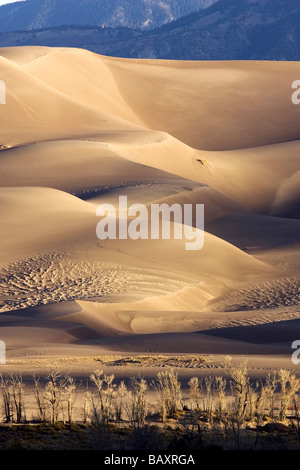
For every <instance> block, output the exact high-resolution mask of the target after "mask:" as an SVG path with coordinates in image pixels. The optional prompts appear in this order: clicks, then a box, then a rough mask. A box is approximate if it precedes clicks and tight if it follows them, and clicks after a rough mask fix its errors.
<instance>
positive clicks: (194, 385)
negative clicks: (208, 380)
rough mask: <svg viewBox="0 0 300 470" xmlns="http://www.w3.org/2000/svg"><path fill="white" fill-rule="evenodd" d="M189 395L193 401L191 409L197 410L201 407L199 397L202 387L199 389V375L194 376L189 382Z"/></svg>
mask: <svg viewBox="0 0 300 470" xmlns="http://www.w3.org/2000/svg"><path fill="white" fill-rule="evenodd" d="M188 385H189V395H190V402H191V409H192V410H195V409H197V408H199V399H200V389H199V379H198V377H192V378H191V379H190V380H189V382H188Z"/></svg>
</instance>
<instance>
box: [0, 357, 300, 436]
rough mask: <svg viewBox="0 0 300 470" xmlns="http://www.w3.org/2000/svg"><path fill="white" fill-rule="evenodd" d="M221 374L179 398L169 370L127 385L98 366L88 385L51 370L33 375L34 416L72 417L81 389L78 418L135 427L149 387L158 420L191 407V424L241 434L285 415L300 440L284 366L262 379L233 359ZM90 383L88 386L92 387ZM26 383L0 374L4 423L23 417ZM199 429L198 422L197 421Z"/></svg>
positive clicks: (293, 383)
mask: <svg viewBox="0 0 300 470" xmlns="http://www.w3.org/2000/svg"><path fill="white" fill-rule="evenodd" d="M223 370H224V372H225V375H224V376H217V377H211V376H208V377H205V378H203V379H201V380H200V379H199V378H198V377H192V378H191V379H190V380H189V382H188V385H189V398H188V400H187V401H185V402H184V401H183V398H182V390H181V384H180V382H179V380H178V374H177V373H176V372H175V371H174V370H173V369H167V370H165V371H162V372H159V373H158V374H157V376H156V379H155V380H153V381H151V383H149V384H148V383H147V381H146V380H145V379H144V378H143V377H132V378H131V380H130V383H129V385H128V386H126V385H125V383H124V381H121V382H120V383H119V384H116V383H115V376H114V375H106V374H105V373H103V371H102V370H97V371H95V372H94V373H93V374H91V375H90V377H89V379H90V380H89V382H88V386H87V390H84V389H83V384H82V383H78V382H76V380H75V379H73V378H72V377H71V376H70V375H68V374H67V375H64V374H62V373H60V372H59V371H51V372H49V374H48V375H47V377H46V384H43V383H42V380H41V378H40V377H36V376H33V392H34V399H35V403H36V409H37V415H36V417H35V418H36V420H38V421H40V422H50V423H56V422H57V421H58V420H61V421H64V422H69V423H71V422H72V421H74V407H75V402H76V398H77V395H78V393H79V392H81V393H83V394H84V397H83V406H82V420H83V422H85V423H91V424H92V425H93V426H95V427H97V428H99V427H101V426H103V424H107V423H109V422H112V421H115V422H116V421H117V422H121V421H124V422H127V423H130V425H131V426H132V427H133V428H134V429H139V428H141V427H142V426H144V424H145V422H146V420H147V417H148V416H149V412H150V411H151V410H152V414H154V411H153V406H154V405H153V404H150V401H149V393H148V392H149V391H150V390H152V391H155V392H156V395H157V398H158V400H157V403H156V404H155V412H156V414H157V413H158V414H159V416H160V419H161V421H162V422H165V421H167V420H168V419H178V420H180V419H181V418H182V415H183V414H184V413H185V412H189V416H191V417H192V421H191V422H193V423H194V424H195V423H199V421H202V422H203V421H204V422H206V423H208V424H211V425H213V423H215V422H219V423H222V426H223V428H224V430H225V432H226V430H227V428H229V427H230V428H231V431H233V432H235V433H236V435H237V436H238V435H239V432H240V429H241V428H242V426H243V425H244V423H245V422H246V421H248V422H249V421H252V422H254V423H256V425H257V426H259V425H261V424H262V423H263V421H264V420H265V418H266V417H268V419H269V420H272V421H273V422H275V421H277V422H278V421H284V420H287V419H289V420H290V423H291V424H292V426H293V427H294V428H295V429H296V430H297V429H298V437H299V444H300V423H299V415H300V411H299V410H300V398H299V393H300V379H299V378H297V377H296V376H295V375H294V374H292V373H291V372H290V371H287V370H283V369H281V370H279V371H278V372H272V373H269V374H268V375H267V377H266V378H265V379H264V380H256V381H250V378H249V375H248V367H247V362H246V361H243V362H242V363H240V364H239V365H237V366H234V365H233V364H232V360H231V358H228V359H226V362H225V364H224V369H223ZM91 385H92V387H91ZM24 392H25V384H24V382H23V379H22V375H21V374H12V375H10V376H4V375H0V393H1V395H2V417H3V421H4V422H6V423H22V422H26V407H25V393H24ZM198 429H199V426H198Z"/></svg>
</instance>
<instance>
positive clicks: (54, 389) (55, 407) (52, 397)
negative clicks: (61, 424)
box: [44, 370, 68, 423]
mask: <svg viewBox="0 0 300 470" xmlns="http://www.w3.org/2000/svg"><path fill="white" fill-rule="evenodd" d="M47 380H48V382H47V384H46V389H45V395H44V398H45V400H46V401H47V402H48V403H49V405H50V416H51V417H50V420H51V423H56V422H57V421H58V417H59V412H60V411H61V408H62V401H63V393H64V391H65V386H66V383H67V381H68V377H62V375H61V373H60V372H59V371H58V370H53V371H51V372H49V374H48V376H47Z"/></svg>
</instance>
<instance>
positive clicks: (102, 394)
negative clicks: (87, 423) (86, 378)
mask: <svg viewBox="0 0 300 470" xmlns="http://www.w3.org/2000/svg"><path fill="white" fill-rule="evenodd" d="M114 378H115V376H114V375H113V374H112V375H105V374H103V371H102V370H96V371H95V372H94V373H93V374H92V375H90V379H91V380H92V382H93V383H94V384H95V385H96V387H97V391H98V398H99V405H100V406H99V407H100V413H101V416H102V421H104V422H106V423H107V422H108V421H109V420H110V419H112V418H113V399H114V397H115V394H116V390H115V389H116V385H115V384H114V383H113V381H114Z"/></svg>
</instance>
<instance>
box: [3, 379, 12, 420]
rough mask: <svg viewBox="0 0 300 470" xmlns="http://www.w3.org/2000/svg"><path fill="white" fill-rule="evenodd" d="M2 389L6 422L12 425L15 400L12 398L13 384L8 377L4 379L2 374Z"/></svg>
mask: <svg viewBox="0 0 300 470" xmlns="http://www.w3.org/2000/svg"><path fill="white" fill-rule="evenodd" d="M0 388H1V393H2V399H3V410H4V416H5V422H6V423H10V422H11V421H13V418H14V414H13V398H12V390H11V384H10V382H9V380H8V379H7V377H4V376H3V375H2V374H1V375H0Z"/></svg>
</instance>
